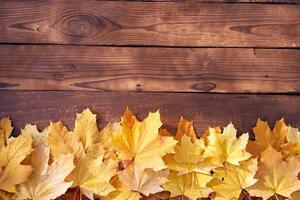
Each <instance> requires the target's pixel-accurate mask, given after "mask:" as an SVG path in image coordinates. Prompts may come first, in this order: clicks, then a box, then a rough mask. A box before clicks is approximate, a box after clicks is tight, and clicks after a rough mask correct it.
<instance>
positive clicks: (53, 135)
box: [46, 121, 76, 159]
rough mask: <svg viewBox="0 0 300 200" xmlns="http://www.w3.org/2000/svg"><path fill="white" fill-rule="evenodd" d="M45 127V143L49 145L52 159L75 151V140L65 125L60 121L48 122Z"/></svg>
mask: <svg viewBox="0 0 300 200" xmlns="http://www.w3.org/2000/svg"><path fill="white" fill-rule="evenodd" d="M47 129H48V130H47V132H48V134H47V137H46V143H47V144H48V145H49V147H50V149H51V155H52V156H53V157H54V159H57V158H58V157H59V156H61V155H66V154H71V153H73V152H74V151H75V150H74V148H75V146H76V145H75V144H76V141H75V140H74V139H73V138H72V135H71V134H70V133H69V131H68V129H67V127H65V126H64V125H63V123H62V122H61V121H58V122H55V123H53V122H50V125H49V126H48V128H47ZM72 143H73V144H74V145H73V144H72Z"/></svg>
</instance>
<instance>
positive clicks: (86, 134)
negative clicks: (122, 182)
mask: <svg viewBox="0 0 300 200" xmlns="http://www.w3.org/2000/svg"><path fill="white" fill-rule="evenodd" d="M47 132H48V135H47V139H46V140H47V144H48V145H49V146H50V149H51V154H52V156H53V157H54V159H56V158H58V157H59V156H60V155H65V154H69V153H71V154H73V155H74V164H75V168H74V170H73V171H72V172H71V174H70V175H69V176H68V177H67V180H68V181H73V185H72V187H78V186H79V187H80V190H81V191H82V192H83V194H84V195H86V196H88V197H89V198H93V194H97V195H107V194H108V193H109V192H111V191H112V190H114V188H113V187H112V186H111V184H110V183H109V180H110V178H111V177H112V176H114V175H115V174H116V173H117V172H116V170H117V161H116V160H114V159H107V160H106V159H105V158H104V156H105V155H107V152H106V150H107V149H105V146H104V144H105V145H106V144H107V142H108V141H101V140H102V139H108V138H109V136H108V137H106V138H105V137H103V138H102V139H101V136H100V134H99V132H98V128H97V124H96V116H95V115H94V114H92V113H91V112H90V110H88V109H87V110H85V111H83V112H82V113H81V114H78V115H77V117H76V121H75V128H74V131H73V132H69V131H68V129H67V128H66V127H65V126H64V125H63V124H62V123H61V122H57V123H51V124H50V126H49V127H48V129H47ZM102 142H103V144H102Z"/></svg>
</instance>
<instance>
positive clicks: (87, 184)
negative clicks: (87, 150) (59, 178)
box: [67, 154, 118, 199]
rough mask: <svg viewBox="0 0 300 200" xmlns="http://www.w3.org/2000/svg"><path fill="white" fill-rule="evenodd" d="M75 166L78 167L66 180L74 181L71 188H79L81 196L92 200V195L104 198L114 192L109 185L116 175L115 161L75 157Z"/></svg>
mask: <svg viewBox="0 0 300 200" xmlns="http://www.w3.org/2000/svg"><path fill="white" fill-rule="evenodd" d="M103 155H104V154H103ZM75 165H76V166H79V167H77V168H76V169H75V170H74V171H73V172H72V173H71V175H70V176H69V177H68V178H67V180H74V184H73V186H79V187H80V189H81V190H82V192H83V194H84V195H86V196H87V197H89V198H90V199H93V194H96V195H99V196H106V195H108V194H109V193H110V192H112V191H114V190H115V188H114V187H113V186H112V185H111V184H110V179H111V178H112V177H113V176H115V175H116V174H117V167H118V162H117V161H114V160H112V159H109V160H103V156H98V157H97V158H93V157H91V156H89V155H83V156H82V157H76V159H75Z"/></svg>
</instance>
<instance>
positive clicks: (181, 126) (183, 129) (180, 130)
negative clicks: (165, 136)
mask: <svg viewBox="0 0 300 200" xmlns="http://www.w3.org/2000/svg"><path fill="white" fill-rule="evenodd" d="M184 135H186V136H188V137H190V138H191V139H192V141H194V140H195V139H197V136H196V133H195V130H194V126H193V122H189V121H187V120H186V119H185V118H183V117H180V120H179V122H178V126H177V132H176V135H175V139H176V140H180V139H181V138H182V136H184Z"/></svg>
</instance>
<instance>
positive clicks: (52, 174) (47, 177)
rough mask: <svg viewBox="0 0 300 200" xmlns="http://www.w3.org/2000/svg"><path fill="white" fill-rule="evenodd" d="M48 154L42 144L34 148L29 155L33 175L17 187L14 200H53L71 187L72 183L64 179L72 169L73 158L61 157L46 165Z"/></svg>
mask: <svg viewBox="0 0 300 200" xmlns="http://www.w3.org/2000/svg"><path fill="white" fill-rule="evenodd" d="M49 154H50V149H49V147H46V146H45V145H44V144H39V145H37V146H36V148H35V150H34V151H33V153H32V155H31V164H32V167H33V173H32V174H31V175H30V176H29V180H28V181H26V182H24V183H22V184H20V185H18V186H17V193H16V199H34V200H50V199H55V198H56V197H59V196H60V195H62V194H64V193H65V192H66V191H67V189H68V188H69V187H70V186H71V185H72V182H65V181H64V179H65V178H66V177H67V176H68V175H69V174H70V173H71V171H72V170H73V168H74V165H73V156H72V155H71V154H69V155H62V156H60V157H59V158H58V159H56V160H55V161H54V162H53V163H52V164H51V165H48V162H49Z"/></svg>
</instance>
